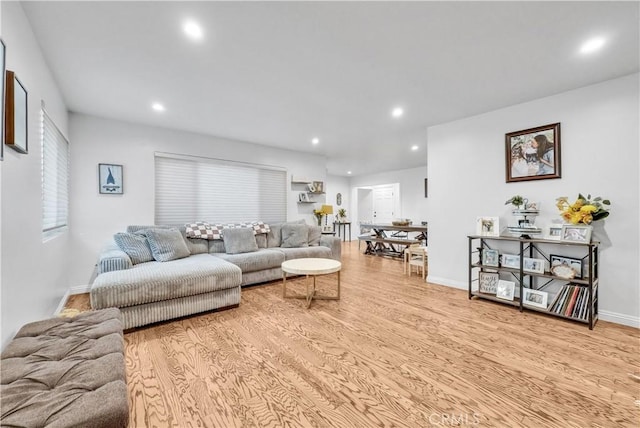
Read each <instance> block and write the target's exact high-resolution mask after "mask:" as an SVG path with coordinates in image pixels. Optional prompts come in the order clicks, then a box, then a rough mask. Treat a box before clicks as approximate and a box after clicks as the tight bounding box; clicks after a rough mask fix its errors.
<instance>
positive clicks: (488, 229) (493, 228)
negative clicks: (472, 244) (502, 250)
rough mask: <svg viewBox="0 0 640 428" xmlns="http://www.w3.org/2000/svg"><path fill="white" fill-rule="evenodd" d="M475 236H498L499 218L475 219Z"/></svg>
mask: <svg viewBox="0 0 640 428" xmlns="http://www.w3.org/2000/svg"><path fill="white" fill-rule="evenodd" d="M476 235H479V236H500V217H477V218H476Z"/></svg>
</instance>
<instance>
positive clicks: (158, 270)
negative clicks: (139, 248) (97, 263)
mask: <svg viewBox="0 0 640 428" xmlns="http://www.w3.org/2000/svg"><path fill="white" fill-rule="evenodd" d="M241 282H242V271H241V270H240V268H238V267H237V266H235V265H233V264H231V263H229V262H226V261H224V260H222V259H219V258H217V257H211V256H210V255H209V254H196V255H194V256H190V257H186V258H184V259H180V260H173V261H169V262H164V263H161V262H155V261H154V262H149V263H141V264H138V265H135V266H133V267H132V268H131V269H127V270H120V271H114V272H107V273H103V274H101V275H98V277H97V278H96V279H95V281H94V282H93V285H92V287H91V293H90V297H91V307H92V308H94V309H102V308H109V307H114V306H115V307H127V306H135V305H141V304H145V303H151V302H159V301H163V300H170V299H175V298H179V297H185V296H193V295H197V294H201V293H208V292H212V291H218V290H225V289H227V288H233V287H238V286H239V285H240V283H241Z"/></svg>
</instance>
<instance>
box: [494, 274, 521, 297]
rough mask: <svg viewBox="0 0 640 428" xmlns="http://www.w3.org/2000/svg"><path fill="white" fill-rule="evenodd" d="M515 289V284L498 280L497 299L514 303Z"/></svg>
mask: <svg viewBox="0 0 640 428" xmlns="http://www.w3.org/2000/svg"><path fill="white" fill-rule="evenodd" d="M515 289H516V283H515V282H513V281H506V280H504V279H501V280H498V285H497V287H496V297H498V298H500V299H505V300H511V301H513V298H514V297H515Z"/></svg>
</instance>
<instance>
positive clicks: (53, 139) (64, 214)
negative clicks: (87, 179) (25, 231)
mask: <svg viewBox="0 0 640 428" xmlns="http://www.w3.org/2000/svg"><path fill="white" fill-rule="evenodd" d="M41 116H42V121H41V123H42V130H41V135H42V151H41V153H42V232H43V234H44V236H45V237H47V236H50V235H52V234H55V233H58V232H60V231H62V230H63V228H65V227H67V225H68V218H69V141H67V139H66V138H65V137H64V135H62V132H60V130H59V129H58V127H57V126H56V124H55V123H54V122H53V120H52V119H51V118H50V117H49V115H48V114H47V112H46V111H45V110H44V109H42V110H41Z"/></svg>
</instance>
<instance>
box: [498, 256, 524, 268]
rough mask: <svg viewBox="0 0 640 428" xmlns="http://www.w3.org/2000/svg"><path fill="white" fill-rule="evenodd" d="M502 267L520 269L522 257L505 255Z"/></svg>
mask: <svg viewBox="0 0 640 428" xmlns="http://www.w3.org/2000/svg"><path fill="white" fill-rule="evenodd" d="M502 267H506V268H511V269H520V256H516V255H513V254H503V255H502Z"/></svg>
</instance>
